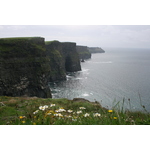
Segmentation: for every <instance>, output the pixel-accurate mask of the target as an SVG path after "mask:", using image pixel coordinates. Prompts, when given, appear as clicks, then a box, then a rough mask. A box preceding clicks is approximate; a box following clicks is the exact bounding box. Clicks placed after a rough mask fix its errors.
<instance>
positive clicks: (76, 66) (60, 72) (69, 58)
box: [45, 41, 81, 81]
mask: <svg viewBox="0 0 150 150" xmlns="http://www.w3.org/2000/svg"><path fill="white" fill-rule="evenodd" d="M45 43H46V51H47V52H46V53H47V56H48V57H49V58H50V64H51V66H52V73H51V75H50V78H51V81H56V80H62V79H65V78H66V72H75V71H80V70H81V65H80V61H79V55H78V53H77V51H76V43H72V42H64V43H61V42H59V41H47V42H45Z"/></svg>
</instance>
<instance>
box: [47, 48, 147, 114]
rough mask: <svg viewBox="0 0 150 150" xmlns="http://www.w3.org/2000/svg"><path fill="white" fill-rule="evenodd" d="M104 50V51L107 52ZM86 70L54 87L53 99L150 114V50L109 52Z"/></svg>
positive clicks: (96, 56)
mask: <svg viewBox="0 0 150 150" xmlns="http://www.w3.org/2000/svg"><path fill="white" fill-rule="evenodd" d="M103 49H104V48H103ZM104 50H105V53H96V54H92V57H91V59H88V60H85V62H81V67H82V70H81V71H78V72H73V73H69V72H68V73H67V80H65V81H60V82H53V83H50V84H49V85H50V89H51V91H52V97H53V98H68V99H71V100H72V99H73V98H85V99H87V100H89V101H91V102H95V101H98V102H99V103H100V104H101V105H102V106H103V107H105V108H108V109H114V108H117V109H121V110H130V111H145V112H150V49H145V48H143V49H142V48H105V49H104Z"/></svg>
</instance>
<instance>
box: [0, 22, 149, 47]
mask: <svg viewBox="0 0 150 150" xmlns="http://www.w3.org/2000/svg"><path fill="white" fill-rule="evenodd" d="M0 32H1V34H0V37H1V38H2V37H19V36H20V37H23V36H41V37H44V38H45V40H46V41H51V40H59V41H61V42H64V41H70V42H76V43H77V44H78V45H87V46H99V47H147V48H148V47H149V48H150V26H149V25H146V26H145V25H141V26H140V25H12V26H11V25H9V26H8V25H3V26H0Z"/></svg>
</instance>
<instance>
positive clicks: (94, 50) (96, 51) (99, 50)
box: [88, 47, 105, 53]
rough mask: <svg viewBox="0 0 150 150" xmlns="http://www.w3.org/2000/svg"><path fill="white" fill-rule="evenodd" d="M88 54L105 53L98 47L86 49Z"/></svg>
mask: <svg viewBox="0 0 150 150" xmlns="http://www.w3.org/2000/svg"><path fill="white" fill-rule="evenodd" d="M88 50H89V52H90V53H105V51H104V50H103V49H102V48H100V47H88Z"/></svg>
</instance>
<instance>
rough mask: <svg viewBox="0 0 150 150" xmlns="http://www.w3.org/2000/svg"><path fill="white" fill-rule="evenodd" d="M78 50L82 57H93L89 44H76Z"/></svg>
mask: <svg viewBox="0 0 150 150" xmlns="http://www.w3.org/2000/svg"><path fill="white" fill-rule="evenodd" d="M76 49H77V52H78V53H79V56H80V59H89V58H91V53H90V52H89V50H88V47H87V46H78V45H77V46H76Z"/></svg>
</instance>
